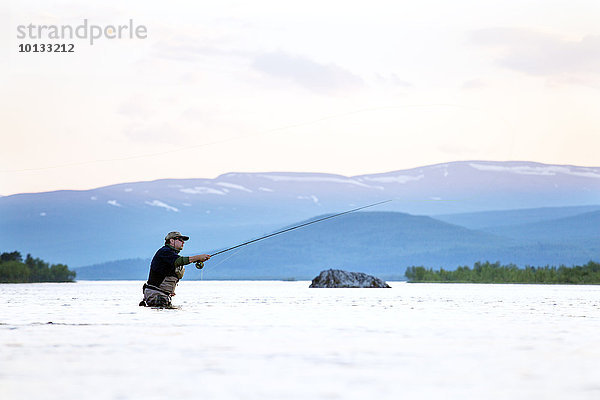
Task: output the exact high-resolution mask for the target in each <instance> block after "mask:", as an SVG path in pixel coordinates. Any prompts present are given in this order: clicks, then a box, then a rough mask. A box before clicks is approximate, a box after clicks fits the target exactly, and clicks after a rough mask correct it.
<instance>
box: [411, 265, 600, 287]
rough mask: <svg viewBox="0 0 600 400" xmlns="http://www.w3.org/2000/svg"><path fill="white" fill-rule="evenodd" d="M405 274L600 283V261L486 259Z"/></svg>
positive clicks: (422, 278) (430, 278)
mask: <svg viewBox="0 0 600 400" xmlns="http://www.w3.org/2000/svg"><path fill="white" fill-rule="evenodd" d="M405 275H406V278H407V279H408V281H409V282H456V283H547V284H552V283H556V284H600V264H599V263H597V262H593V261H590V262H589V263H587V264H585V265H576V266H573V267H567V266H564V265H561V266H559V267H554V266H548V265H547V266H545V267H531V266H526V267H525V268H519V267H517V266H516V265H514V264H508V265H500V263H499V262H496V263H490V262H488V261H486V262H484V263H482V262H476V263H475V264H474V265H473V268H472V269H471V268H469V267H468V266H464V267H458V268H456V270H454V271H448V270H445V269H443V268H441V269H439V270H435V271H434V270H433V269H432V268H425V267H414V266H413V267H408V268H407V269H406V272H405Z"/></svg>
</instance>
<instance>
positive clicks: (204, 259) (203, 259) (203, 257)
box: [190, 254, 210, 262]
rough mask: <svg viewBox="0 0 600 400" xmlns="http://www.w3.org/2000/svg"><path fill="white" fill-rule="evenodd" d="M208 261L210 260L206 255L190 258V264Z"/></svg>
mask: <svg viewBox="0 0 600 400" xmlns="http://www.w3.org/2000/svg"><path fill="white" fill-rule="evenodd" d="M208 259H210V256H209V255H208V254H198V255H197V256H191V257H190V262H196V261H202V262H204V261H207V260H208Z"/></svg>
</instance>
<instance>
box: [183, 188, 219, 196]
mask: <svg viewBox="0 0 600 400" xmlns="http://www.w3.org/2000/svg"><path fill="white" fill-rule="evenodd" d="M179 191H180V192H183V193H187V194H218V195H220V196H224V195H225V192H224V191H221V190H217V189H213V188H209V187H204V186H196V187H193V188H185V189H179Z"/></svg>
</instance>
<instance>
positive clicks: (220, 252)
mask: <svg viewBox="0 0 600 400" xmlns="http://www.w3.org/2000/svg"><path fill="white" fill-rule="evenodd" d="M390 201H392V199H390V200H385V201H380V202H377V203H373V204H369V205H366V206H362V207H358V208H355V209H352V210H348V211H344V212H341V213H339V214H335V215H330V216H328V217H323V218H319V219H317V220H314V221H310V222H305V223H303V224H300V225H296V226H292V227H291V228H287V229H284V230H281V231H278V232H274V233H271V234H269V235H265V236H262V237H259V238H257V239H252V240H248V241H247V242H244V243H240V244H238V245H235V246H233V247H229V248H227V249H225V250H221V251H217V252H216V253H214V254H211V255H210V256H211V257H214V256H216V255H218V254H223V253H226V252H228V251H231V250H233V249H237V248H238V247H242V246H246V245H247V244H250V243H254V242H258V241H259V240H263V239H266V238H270V237H272V236H275V235H281V234H282V233H286V232H289V231H293V230H294V229H298V228H302V227H304V226H307V225H311V224H316V223H317V222H321V221H325V220H326V219H331V218H335V217H339V216H341V215H344V214H350V213H353V212H355V211H358V210H363V209H365V208H369V207H375V206H378V205H380V204H384V203H389V202H390ZM202 267H204V264H203V263H202V262H201V261H198V262H197V263H196V268H198V269H202Z"/></svg>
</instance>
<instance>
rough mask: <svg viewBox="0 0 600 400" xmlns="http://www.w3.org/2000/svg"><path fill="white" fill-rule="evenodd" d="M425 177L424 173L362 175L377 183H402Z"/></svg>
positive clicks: (365, 178)
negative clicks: (413, 174)
mask: <svg viewBox="0 0 600 400" xmlns="http://www.w3.org/2000/svg"><path fill="white" fill-rule="evenodd" d="M423 178H425V175H423V174H421V175H417V176H412V175H392V176H375V177H364V178H363V179H364V180H367V181H373V182H379V183H399V184H404V183H408V182H416V181H420V180H421V179H423Z"/></svg>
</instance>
